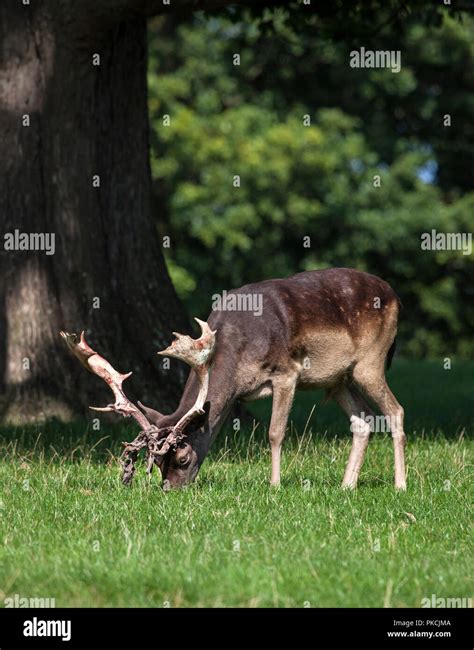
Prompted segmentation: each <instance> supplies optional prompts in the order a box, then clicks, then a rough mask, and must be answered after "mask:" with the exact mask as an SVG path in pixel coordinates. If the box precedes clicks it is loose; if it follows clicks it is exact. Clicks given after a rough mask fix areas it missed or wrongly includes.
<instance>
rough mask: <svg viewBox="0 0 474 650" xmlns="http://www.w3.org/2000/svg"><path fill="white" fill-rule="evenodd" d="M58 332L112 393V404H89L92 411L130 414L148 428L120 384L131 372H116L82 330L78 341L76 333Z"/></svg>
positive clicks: (143, 426) (140, 413)
mask: <svg viewBox="0 0 474 650" xmlns="http://www.w3.org/2000/svg"><path fill="white" fill-rule="evenodd" d="M60 334H61V336H62V337H63V339H64V341H65V342H66V345H67V346H68V348H69V349H70V350H71V352H72V353H73V355H74V356H75V357H77V358H78V359H79V361H80V362H81V363H82V365H83V366H84V367H85V368H87V370H89V371H90V372H92V373H93V374H95V375H97V376H99V377H100V378H101V379H103V380H104V381H105V382H106V384H107V385H108V386H109V388H110V389H111V391H112V392H113V394H114V397H115V402H114V403H113V404H109V405H108V406H104V407H99V406H89V408H90V409H92V410H93V411H101V412H107V411H115V412H116V413H120V415H123V416H124V417H130V416H131V417H133V418H134V419H135V420H136V421H137V422H138V424H139V425H140V426H141V427H142V429H148V428H149V427H150V423H149V422H148V420H147V418H146V417H145V416H144V415H143V413H142V412H141V411H140V409H139V408H138V407H137V406H135V404H133V403H132V402H131V401H130V400H129V399H128V398H127V397H126V395H125V393H124V392H123V388H122V384H123V382H124V381H125V379H128V377H130V375H131V374H132V373H131V372H127V373H125V374H124V375H122V374H121V373H120V372H117V371H116V370H115V368H113V367H112V366H111V365H110V363H109V362H108V361H107V360H106V359H104V357H101V356H100V354H97V352H96V351H95V350H93V349H92V348H91V347H90V346H89V344H88V343H87V341H86V339H85V336H84V332H81V336H80V340H79V342H78V341H77V336H76V334H68V333H67V332H60Z"/></svg>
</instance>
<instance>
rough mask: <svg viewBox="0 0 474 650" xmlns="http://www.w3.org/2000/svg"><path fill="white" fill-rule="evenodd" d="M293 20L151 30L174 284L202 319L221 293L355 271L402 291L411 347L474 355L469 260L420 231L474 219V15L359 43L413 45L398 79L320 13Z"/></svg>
mask: <svg viewBox="0 0 474 650" xmlns="http://www.w3.org/2000/svg"><path fill="white" fill-rule="evenodd" d="M286 16H287V14H286V13H285V11H283V10H278V11H277V12H276V14H275V13H272V12H265V13H264V15H263V18H258V17H254V18H252V19H250V17H249V15H247V17H246V19H242V20H238V19H236V18H235V17H234V18H233V19H232V20H231V19H229V18H226V17H222V16H221V17H212V18H204V17H203V16H198V17H195V18H194V20H193V22H192V23H191V24H183V25H181V26H179V27H177V28H176V29H175V30H174V31H172V32H171V33H169V34H168V33H167V32H166V30H164V29H163V26H162V24H161V23H155V24H154V26H152V28H151V31H150V51H151V56H150V73H149V78H150V114H151V126H152V142H153V156H152V171H153V177H154V180H155V188H156V199H157V200H156V204H157V225H158V228H159V231H160V233H162V234H169V235H171V238H172V247H171V249H170V250H169V252H168V257H167V260H168V264H169V268H170V273H171V276H172V279H173V281H174V282H175V285H176V287H177V290H178V292H179V293H180V295H181V296H182V297H183V298H184V299H185V300H186V302H187V304H188V306H189V309H190V310H191V311H192V312H193V313H194V314H197V315H200V316H201V317H206V316H207V314H208V313H209V311H210V306H211V296H212V294H214V293H218V292H220V291H222V290H223V289H224V288H225V289H230V288H233V287H236V286H240V285H242V284H244V283H247V282H254V281H257V280H260V279H263V278H270V277H283V276H287V275H291V274H293V273H295V272H298V271H301V270H309V269H314V268H322V267H326V266H350V267H355V268H359V269H363V270H367V271H369V272H372V273H375V274H377V275H380V276H381V277H383V278H384V279H386V280H387V281H389V282H390V283H391V284H392V285H393V287H394V288H395V290H396V291H397V293H398V294H399V295H400V297H401V299H402V303H403V305H404V311H403V314H402V319H401V328H400V332H401V336H402V338H403V339H404V344H403V350H404V353H405V354H409V355H414V356H426V355H440V354H442V355H446V356H452V355H456V354H458V355H472V354H473V353H474V343H473V341H472V329H473V327H474V315H473V311H472V309H469V308H468V307H469V300H471V301H472V296H473V294H474V285H473V280H472V278H473V268H472V266H473V265H472V259H473V257H472V255H471V256H468V255H463V253H462V252H461V251H422V250H421V249H420V236H421V235H422V233H424V232H430V231H431V230H432V229H435V230H437V231H438V232H469V231H472V230H473V208H474V194H473V193H472V192H471V193H470V192H468V189H469V188H470V185H469V182H468V181H467V178H468V173H469V170H468V165H467V164H466V151H467V150H468V147H466V136H467V138H469V135H470V133H469V130H468V126H467V124H468V119H467V116H468V115H469V112H471V114H472V108H473V107H472V97H469V94H468V93H466V92H465V87H466V84H468V83H469V80H470V79H472V69H473V65H472V64H473V63H474V55H473V48H472V34H473V24H474V21H473V20H472V19H468V18H465V19H464V20H463V21H460V20H459V19H458V18H453V17H451V16H450V15H449V14H447V13H443V20H441V21H437V23H436V24H435V25H426V24H425V22H423V21H421V20H420V19H419V17H417V15H416V12H415V15H413V16H411V17H410V18H409V19H408V18H407V25H406V27H405V30H404V31H403V32H398V31H396V29H395V27H390V25H388V26H387V27H386V29H385V30H384V31H383V32H382V33H379V34H376V35H375V36H373V37H372V39H371V40H367V42H366V41H364V45H365V46H366V47H370V46H371V45H372V46H373V47H374V48H376V47H378V48H381V49H401V51H402V70H401V72H400V74H394V73H392V72H391V71H390V70H387V69H383V70H382V69H379V70H370V69H369V70H361V69H353V68H350V66H349V64H348V60H349V51H350V49H351V48H350V47H348V45H347V43H345V42H339V41H338V40H337V39H335V38H330V37H328V36H327V35H324V34H323V35H321V34H320V33H319V32H317V31H315V29H311V20H313V19H314V16H313V17H311V20H309V21H308V23H309V26H308V25H305V26H302V27H301V29H299V30H298V29H297V28H295V27H294V25H293V24H292V23H291V22H289V21H288V20H286ZM269 25H271V29H272V35H271V36H269V35H268V33H267V32H268V26H269ZM353 36H354V35H353ZM400 41H401V42H400ZM359 45H360V43H359V44H358V45H357V47H358V46H359ZM235 53H239V54H240V65H239V66H237V65H234V64H233V63H234V61H233V57H234V54H235ZM453 80H454V81H453ZM456 84H457V85H456ZM445 113H450V114H451V115H452V121H453V125H452V126H451V127H443V126H442V119H443V115H444V114H445ZM164 115H169V116H170V119H171V123H170V125H169V126H167V125H164V123H163V116H164ZM308 116H309V119H310V124H309V125H308V124H307V120H308ZM305 120H306V121H305ZM464 128H465V129H467V131H466V133H463V129H464ZM236 176H238V177H239V179H240V186H239V187H235V186H234V185H235V183H234V179H235V177H236ZM377 176H380V186H378V183H377V182H374V178H375V177H377ZM469 178H470V177H469ZM158 206H159V207H158ZM307 238H309V239H307Z"/></svg>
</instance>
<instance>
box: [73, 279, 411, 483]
mask: <svg viewBox="0 0 474 650" xmlns="http://www.w3.org/2000/svg"><path fill="white" fill-rule="evenodd" d="M228 295H229V296H234V297H235V301H236V304H238V299H239V298H245V297H249V296H250V297H255V296H256V297H258V298H259V299H260V302H261V304H262V309H261V311H259V313H260V314H261V315H255V314H254V313H253V312H252V311H251V310H240V311H239V310H237V311H232V310H229V309H227V310H221V311H213V313H212V314H211V315H210V317H209V319H208V323H204V322H202V321H199V320H198V319H196V320H198V323H199V324H200V326H201V330H202V334H201V337H200V338H199V339H196V340H194V339H192V338H190V337H189V336H183V335H180V334H175V336H176V340H175V341H173V343H172V344H171V345H170V346H169V347H168V348H167V349H166V350H163V351H162V352H159V353H158V354H161V355H164V356H172V357H175V358H177V359H181V360H183V361H185V362H186V363H188V364H189V365H191V367H192V371H191V372H190V375H189V377H188V380H187V383H186V386H185V388H184V392H183V395H182V398H181V401H180V404H179V406H178V408H177V409H176V411H175V412H174V413H173V414H171V415H162V414H161V413H159V412H158V411H155V410H153V409H150V408H147V407H145V406H143V405H142V404H141V403H140V402H138V404H139V406H140V408H138V407H137V406H135V405H134V404H132V403H131V402H130V401H129V400H128V399H127V398H126V397H125V394H124V392H123V389H122V382H123V381H124V379H125V378H126V377H128V376H129V375H121V374H120V373H118V372H117V371H115V370H114V369H113V368H112V366H111V365H110V364H109V363H108V362H107V361H106V360H105V359H103V358H102V357H101V356H99V355H98V354H97V353H95V352H94V351H93V350H92V349H91V348H90V347H89V346H88V345H87V343H86V341H85V339H84V336H83V335H82V336H81V340H80V341H79V342H77V339H76V336H75V335H74V334H72V335H71V334H65V333H64V332H62V336H63V337H64V338H65V340H66V343H67V344H68V346H69V347H70V349H71V350H72V352H73V353H74V354H75V355H76V356H77V357H78V358H79V360H80V361H81V362H82V363H83V364H84V365H85V366H86V368H88V369H89V370H91V371H92V372H94V373H96V374H97V375H99V376H100V377H102V379H104V380H105V381H106V382H107V383H108V384H109V386H110V387H111V389H112V390H113V392H114V395H115V404H113V405H109V406H108V407H105V408H104V409H98V410H109V411H110V410H113V411H116V412H118V413H120V414H122V415H125V416H132V417H134V418H135V420H136V421H137V422H138V424H139V425H140V427H141V432H140V433H139V435H138V436H137V438H136V439H135V440H134V441H133V442H132V443H124V444H125V445H126V446H125V451H124V459H123V481H124V483H128V482H130V481H131V479H132V477H133V473H134V461H135V459H136V457H137V454H138V452H139V451H140V450H141V449H146V450H147V454H148V471H149V472H151V470H152V467H153V465H154V464H156V465H157V466H158V467H159V468H160V470H161V473H162V477H163V480H164V486H168V487H172V486H182V485H185V484H188V483H190V482H191V481H193V480H194V479H195V477H196V475H197V473H198V470H199V468H200V466H201V464H202V462H203V460H204V458H205V457H206V455H207V452H208V450H209V446H210V444H211V443H212V442H213V440H214V438H215V437H216V435H217V433H218V431H219V429H220V427H221V426H222V423H223V421H224V420H225V418H226V416H227V415H228V413H229V411H230V409H231V407H232V405H233V404H234V402H235V401H236V400H241V401H249V400H254V399H258V398H261V397H267V396H272V397H273V406H272V415H271V421H270V428H269V438H270V446H271V455H272V475H271V483H272V485H278V484H279V482H280V454H281V445H282V442H283V438H284V435H285V430H286V426H287V421H288V415H289V412H290V409H291V405H292V402H293V397H294V393H295V390H297V389H304V390H308V389H316V388H325V389H326V390H327V391H328V394H329V396H330V397H332V398H334V399H335V400H336V401H337V403H338V404H339V405H340V406H341V407H342V409H343V410H344V411H345V412H346V414H347V415H348V417H349V419H350V421H351V424H352V426H351V429H352V432H353V440H352V449H351V452H350V456H349V462H348V464H347V468H346V471H345V475H344V480H343V486H344V487H348V488H354V487H356V485H357V480H358V477H359V473H360V470H361V467H362V463H363V460H364V455H365V451H366V448H367V445H368V442H369V435H370V433H371V427H370V426H369V424H368V423H367V421H366V419H365V418H363V414H370V415H373V413H372V411H371V409H370V407H369V405H368V404H367V402H366V399H367V398H368V399H369V400H370V401H371V402H372V403H373V404H374V405H375V406H376V407H377V408H378V409H379V410H380V411H381V412H382V414H383V415H384V416H386V418H387V419H388V420H389V422H390V423H391V433H392V438H393V446H394V455H395V487H396V488H397V489H400V490H404V489H406V483H405V459H404V446H405V433H404V430H403V409H402V407H401V406H400V404H399V403H398V402H397V400H396V399H395V397H394V395H393V393H392V392H391V390H390V388H389V387H388V385H387V382H386V380H385V365H386V361H387V365H389V364H390V361H391V358H392V356H393V352H394V349H395V335H396V330H397V319H398V312H399V300H398V298H397V296H396V294H395V293H394V291H393V290H392V289H391V287H390V286H389V285H388V284H387V283H386V282H384V281H383V280H381V279H380V278H377V277H375V276H373V275H369V274H367V273H362V272H360V271H356V270H354V269H343V268H334V269H327V270H322V271H308V272H304V273H298V274H297V275H294V276H292V277H290V278H288V279H279V280H265V281H263V282H258V283H255V284H250V285H246V286H244V287H241V288H240V289H236V290H234V291H231V292H229V294H228ZM246 304H247V305H248V304H251V301H250V303H249V301H247V303H246ZM129 374H130V373H129Z"/></svg>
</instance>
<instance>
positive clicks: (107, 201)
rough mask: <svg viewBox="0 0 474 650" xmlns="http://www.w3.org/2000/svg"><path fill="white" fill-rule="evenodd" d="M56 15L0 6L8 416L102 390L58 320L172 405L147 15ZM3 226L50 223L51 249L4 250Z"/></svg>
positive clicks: (150, 395) (13, 1)
mask: <svg viewBox="0 0 474 650" xmlns="http://www.w3.org/2000/svg"><path fill="white" fill-rule="evenodd" d="M71 5H72V3H71V4H70V5H69V6H71ZM78 5H79V3H78ZM76 6H77V5H76ZM57 7H59V4H58V3H56V8H57ZM66 15H68V14H67V10H64V11H56V10H55V3H46V2H44V3H42V4H41V3H36V2H32V3H31V5H23V4H22V3H21V1H20V0H6V2H5V1H4V2H2V3H1V4H0V161H1V162H0V165H1V169H0V215H1V220H2V223H3V232H1V233H0V234H1V240H0V246H1V249H0V299H1V304H2V309H1V314H0V364H1V373H0V376H1V380H2V384H1V392H2V395H3V397H2V405H3V415H4V419H5V420H6V421H9V422H15V423H19V422H25V421H33V420H34V421H39V420H45V419H47V418H50V417H58V418H60V419H62V420H67V419H70V418H72V417H74V416H75V415H77V414H78V413H80V412H82V413H84V412H85V407H86V405H87V403H92V404H96V405H97V404H99V405H100V404H105V403H106V401H103V400H107V399H108V398H109V397H110V396H107V397H105V395H104V393H103V390H102V387H101V385H100V384H99V382H97V381H96V380H95V379H94V378H93V377H92V376H91V375H88V374H87V373H85V371H84V370H82V369H81V368H80V367H78V366H77V363H76V362H74V361H73V360H71V359H70V358H69V355H68V354H67V352H66V350H65V349H64V348H63V345H62V343H61V340H60V337H59V336H58V331H59V330H60V329H66V330H69V331H76V332H79V331H80V330H81V329H85V330H86V332H87V333H89V335H88V340H89V342H90V344H91V345H92V347H96V348H97V349H98V351H100V352H101V353H102V354H104V356H106V357H107V358H108V359H109V360H110V361H111V362H112V363H113V364H114V365H115V366H116V367H117V368H118V369H119V370H121V371H129V370H133V371H134V377H133V378H132V379H130V380H129V382H128V383H129V387H128V390H130V393H131V394H132V395H133V394H135V396H138V397H139V398H140V399H143V401H146V400H148V401H149V402H151V404H152V405H154V406H155V407H158V408H165V409H171V408H173V406H174V405H175V404H176V402H177V399H178V397H179V393H180V389H181V386H182V381H183V376H182V373H183V372H184V371H183V370H182V369H181V368H180V369H178V367H177V365H175V366H172V369H171V371H167V370H163V369H162V363H161V360H160V357H157V355H156V351H157V350H158V349H160V348H163V347H166V345H167V344H168V343H169V340H170V337H171V331H172V330H178V331H179V330H182V331H186V330H188V329H189V326H188V321H187V318H186V316H185V313H184V310H183V308H182V306H181V304H180V302H179V300H178V299H177V297H176V294H175V292H174V289H173V287H172V285H171V282H170V279H169V276H168V273H167V271H166V267H165V264H164V261H163V256H162V252H161V247H160V244H159V241H158V237H157V233H156V229H155V227H154V224H153V219H152V218H151V214H150V204H149V200H150V170H149V160H148V116H147V92H146V68H147V48H146V20H145V17H142V16H136V15H134V16H133V17H132V18H129V19H127V20H126V21H124V22H122V23H120V24H117V25H107V24H104V25H101V24H100V23H99V22H98V23H97V24H95V25H94V29H91V30H90V32H89V31H88V27H87V25H86V24H85V23H81V22H80V21H77V22H76V21H74V20H72V19H71V17H72V16H73V14H72V12H69V18H68V19H67V20H66V18H65V16H66ZM94 54H98V55H99V56H100V65H93V55H94ZM24 116H28V117H24ZM28 119H29V126H28V125H27V122H28ZM97 176H98V177H99V178H100V187H95V186H94V177H97ZM96 183H97V178H96ZM15 230H18V231H19V232H20V233H28V234H29V233H43V234H45V233H53V234H54V236H55V242H54V243H55V251H54V254H52V255H47V254H46V252H45V251H40V250H34V251H33V250H13V251H10V250H3V248H4V246H7V243H6V242H7V238H8V234H9V233H14V232H15ZM5 234H6V235H7V238H5V239H4V235H5ZM94 396H95V397H94Z"/></svg>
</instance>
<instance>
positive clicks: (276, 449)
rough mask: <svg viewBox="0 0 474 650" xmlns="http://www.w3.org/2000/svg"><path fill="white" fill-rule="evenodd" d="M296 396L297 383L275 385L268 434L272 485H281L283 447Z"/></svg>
mask: <svg viewBox="0 0 474 650" xmlns="http://www.w3.org/2000/svg"><path fill="white" fill-rule="evenodd" d="M294 394H295V383H292V384H283V385H281V384H277V383H275V384H274V385H273V404H272V417H271V420H270V429H269V432H268V437H269V439H270V447H271V451H272V477H271V481H270V484H271V485H280V460H281V445H282V443H283V439H284V437H285V431H286V425H287V423H288V416H289V414H290V410H291V405H292V403H293V397H294Z"/></svg>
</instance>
